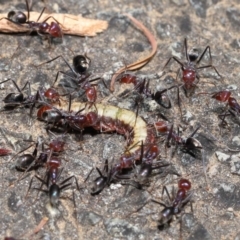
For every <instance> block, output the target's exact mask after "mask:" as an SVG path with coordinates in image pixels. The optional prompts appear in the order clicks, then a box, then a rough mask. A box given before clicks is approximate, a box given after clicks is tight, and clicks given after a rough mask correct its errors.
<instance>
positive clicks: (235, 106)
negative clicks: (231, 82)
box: [212, 90, 240, 125]
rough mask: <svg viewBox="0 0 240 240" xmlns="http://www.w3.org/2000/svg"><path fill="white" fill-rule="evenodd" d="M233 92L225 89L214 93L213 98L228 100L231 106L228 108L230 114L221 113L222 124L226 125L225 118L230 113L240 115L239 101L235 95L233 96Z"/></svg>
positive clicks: (222, 100) (220, 100) (228, 104)
mask: <svg viewBox="0 0 240 240" xmlns="http://www.w3.org/2000/svg"><path fill="white" fill-rule="evenodd" d="M231 94H232V93H231V92H229V91H227V90H223V91H219V92H217V93H215V94H214V95H212V98H214V99H216V100H217V101H219V102H227V106H229V107H230V109H228V111H229V114H226V113H225V114H223V115H222V114H221V115H219V118H220V119H221V120H222V123H223V124H222V125H226V121H225V120H224V119H225V117H226V116H228V115H234V116H236V115H239V114H240V105H239V103H238V102H237V100H236V99H235V98H233V97H231Z"/></svg>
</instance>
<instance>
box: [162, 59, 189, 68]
mask: <svg viewBox="0 0 240 240" xmlns="http://www.w3.org/2000/svg"><path fill="white" fill-rule="evenodd" d="M172 59H173V60H174V61H176V62H177V63H178V64H179V65H180V66H181V67H183V65H184V64H183V63H182V62H181V61H180V59H178V58H177V57H174V56H173V57H170V58H169V59H168V61H167V62H166V64H165V65H164V67H163V70H164V69H165V68H166V67H167V65H168V64H169V62H170V61H171V60H172Z"/></svg>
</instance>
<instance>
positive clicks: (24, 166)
mask: <svg viewBox="0 0 240 240" xmlns="http://www.w3.org/2000/svg"><path fill="white" fill-rule="evenodd" d="M39 145H41V146H42V151H41V153H40V154H39V156H38V157H37V153H38V146H39ZM31 146H32V145H30V146H29V147H28V148H30V147H31ZM64 146H65V142H64V141H63V140H62V139H60V138H55V139H53V140H51V141H50V143H49V144H48V148H47V149H45V148H44V142H43V141H42V139H41V138H38V141H37V142H36V143H35V147H34V150H33V152H32V154H29V153H26V154H23V155H21V156H19V157H18V158H17V163H16V169H17V170H18V171H23V172H26V171H31V170H34V169H37V168H39V167H43V166H45V165H47V164H48V161H49V159H50V157H51V156H52V155H58V154H59V153H61V152H63V151H64ZM28 148H27V149H28ZM27 149H24V150H23V151H25V150H27ZM23 151H21V152H23ZM21 152H20V153H21ZM18 154H19V153H18Z"/></svg>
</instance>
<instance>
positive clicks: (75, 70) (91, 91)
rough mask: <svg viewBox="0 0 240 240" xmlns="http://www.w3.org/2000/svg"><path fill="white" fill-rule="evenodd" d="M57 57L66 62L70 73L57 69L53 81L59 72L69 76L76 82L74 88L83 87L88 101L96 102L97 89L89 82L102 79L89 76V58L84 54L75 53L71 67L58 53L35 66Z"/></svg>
mask: <svg viewBox="0 0 240 240" xmlns="http://www.w3.org/2000/svg"><path fill="white" fill-rule="evenodd" d="M58 58H62V59H63V61H64V62H65V63H66V65H67V66H68V68H69V69H70V71H71V73H72V74H73V75H71V74H68V73H66V72H63V71H58V72H57V74H56V78H55V81H54V83H55V82H57V79H58V76H59V74H60V73H61V74H63V75H65V76H67V77H69V78H70V79H72V80H73V81H74V84H77V86H76V89H83V90H84V91H85V94H86V97H87V100H88V102H90V103H94V102H96V99H97V90H96V86H97V85H96V84H91V82H94V81H97V80H102V81H103V79H102V78H99V77H98V78H94V79H90V80H89V77H90V76H91V74H90V73H89V72H88V69H89V67H90V63H91V60H90V58H88V57H87V56H86V55H84V56H83V55H76V56H74V57H73V67H71V65H70V64H69V63H68V62H67V60H66V59H65V58H64V57H63V56H62V55H59V56H57V57H55V58H53V59H51V60H49V61H47V62H44V63H41V64H39V65H38V66H37V67H39V66H41V65H43V64H46V63H50V62H52V61H54V60H56V59H58ZM103 83H104V85H105V87H106V88H107V86H106V84H105V82H104V81H103Z"/></svg>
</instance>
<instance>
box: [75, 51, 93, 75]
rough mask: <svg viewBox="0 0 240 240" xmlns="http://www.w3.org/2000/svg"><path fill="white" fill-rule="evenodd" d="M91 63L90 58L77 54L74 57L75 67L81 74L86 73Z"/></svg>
mask: <svg viewBox="0 0 240 240" xmlns="http://www.w3.org/2000/svg"><path fill="white" fill-rule="evenodd" d="M89 65H90V59H89V58H87V57H85V56H83V55H77V56H75V57H74V58H73V67H74V70H75V71H76V72H77V73H79V74H84V73H85V72H86V71H87V69H88V68H89Z"/></svg>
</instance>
